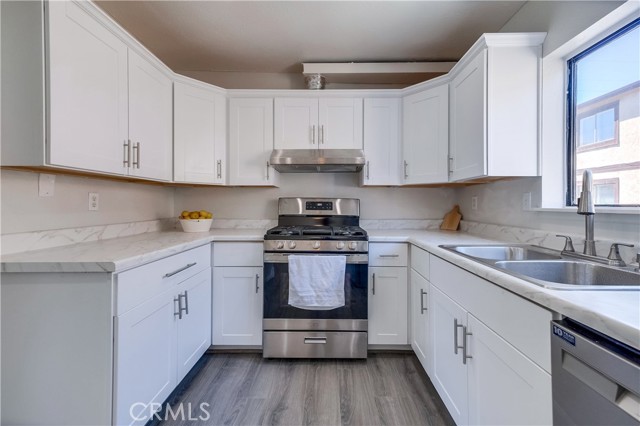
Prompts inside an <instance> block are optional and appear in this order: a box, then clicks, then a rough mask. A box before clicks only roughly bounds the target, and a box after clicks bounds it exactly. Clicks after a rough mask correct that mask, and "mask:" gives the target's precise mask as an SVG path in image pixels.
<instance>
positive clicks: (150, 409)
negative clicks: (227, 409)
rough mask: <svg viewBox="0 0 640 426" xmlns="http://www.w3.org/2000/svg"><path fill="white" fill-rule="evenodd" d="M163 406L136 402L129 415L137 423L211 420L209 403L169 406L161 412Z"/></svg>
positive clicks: (155, 403)
mask: <svg viewBox="0 0 640 426" xmlns="http://www.w3.org/2000/svg"><path fill="white" fill-rule="evenodd" d="M161 408H162V404H160V403H159V402H152V403H151V404H148V405H147V404H145V403H144V402H136V403H135V404H132V405H131V407H130V408H129V415H130V416H131V419H132V420H135V421H142V420H144V421H147V420H152V419H156V420H161V421H167V420H169V419H171V420H181V421H186V420H190V421H195V420H200V421H203V422H206V421H207V420H209V419H210V418H211V414H210V413H209V403H208V402H201V403H200V404H199V405H191V403H190V402H189V403H186V404H183V403H180V404H178V405H176V406H174V407H172V406H171V405H170V404H167V407H166V409H165V410H161Z"/></svg>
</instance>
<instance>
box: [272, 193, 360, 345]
mask: <svg viewBox="0 0 640 426" xmlns="http://www.w3.org/2000/svg"><path fill="white" fill-rule="evenodd" d="M359 223H360V200H357V199H352V198H280V199H279V200H278V226H276V227H275V228H272V229H270V230H268V231H267V233H266V235H265V236H264V306H263V307H264V315H263V322H262V323H263V356H264V357H265V358H366V357H367V318H368V312H367V310H368V300H367V296H368V291H367V277H368V273H367V268H368V264H369V255H368V237H367V233H366V231H364V230H363V229H362V228H360V226H359ZM291 255H300V256H344V257H345V260H346V265H345V273H344V306H341V307H337V308H334V309H327V310H317V309H304V308H298V307H295V306H292V305H290V304H289V256H291ZM310 281H313V277H310Z"/></svg>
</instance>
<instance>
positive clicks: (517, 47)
mask: <svg viewBox="0 0 640 426" xmlns="http://www.w3.org/2000/svg"><path fill="white" fill-rule="evenodd" d="M545 35H546V34H545V33H518V34H507V33H505V34H485V35H484V36H482V37H481V38H480V40H478V41H477V42H476V44H474V45H473V47H472V48H471V49H470V50H469V52H468V53H467V54H465V56H464V57H463V58H462V59H461V60H460V61H459V62H458V64H456V66H455V67H454V68H453V69H452V70H451V72H450V75H451V84H450V142H449V153H450V157H451V158H450V161H451V169H450V171H451V175H450V180H451V181H464V180H468V179H474V178H482V177H485V176H491V177H501V176H537V175H538V173H539V172H538V139H539V137H538V133H539V120H538V119H539V111H538V106H539V102H540V78H541V77H540V75H541V73H540V69H541V67H540V58H541V52H542V42H543V41H544V38H545Z"/></svg>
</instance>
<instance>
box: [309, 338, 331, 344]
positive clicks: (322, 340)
mask: <svg viewBox="0 0 640 426" xmlns="http://www.w3.org/2000/svg"><path fill="white" fill-rule="evenodd" d="M326 343H327V338H326V337H305V338H304V344H305V345H324V344H326Z"/></svg>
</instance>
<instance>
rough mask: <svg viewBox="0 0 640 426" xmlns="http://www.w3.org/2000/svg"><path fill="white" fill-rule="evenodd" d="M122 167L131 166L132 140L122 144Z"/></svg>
mask: <svg viewBox="0 0 640 426" xmlns="http://www.w3.org/2000/svg"><path fill="white" fill-rule="evenodd" d="M122 150H123V153H122V158H123V160H122V165H123V166H124V167H129V166H131V141H130V140H126V141H125V142H123V143H122Z"/></svg>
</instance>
